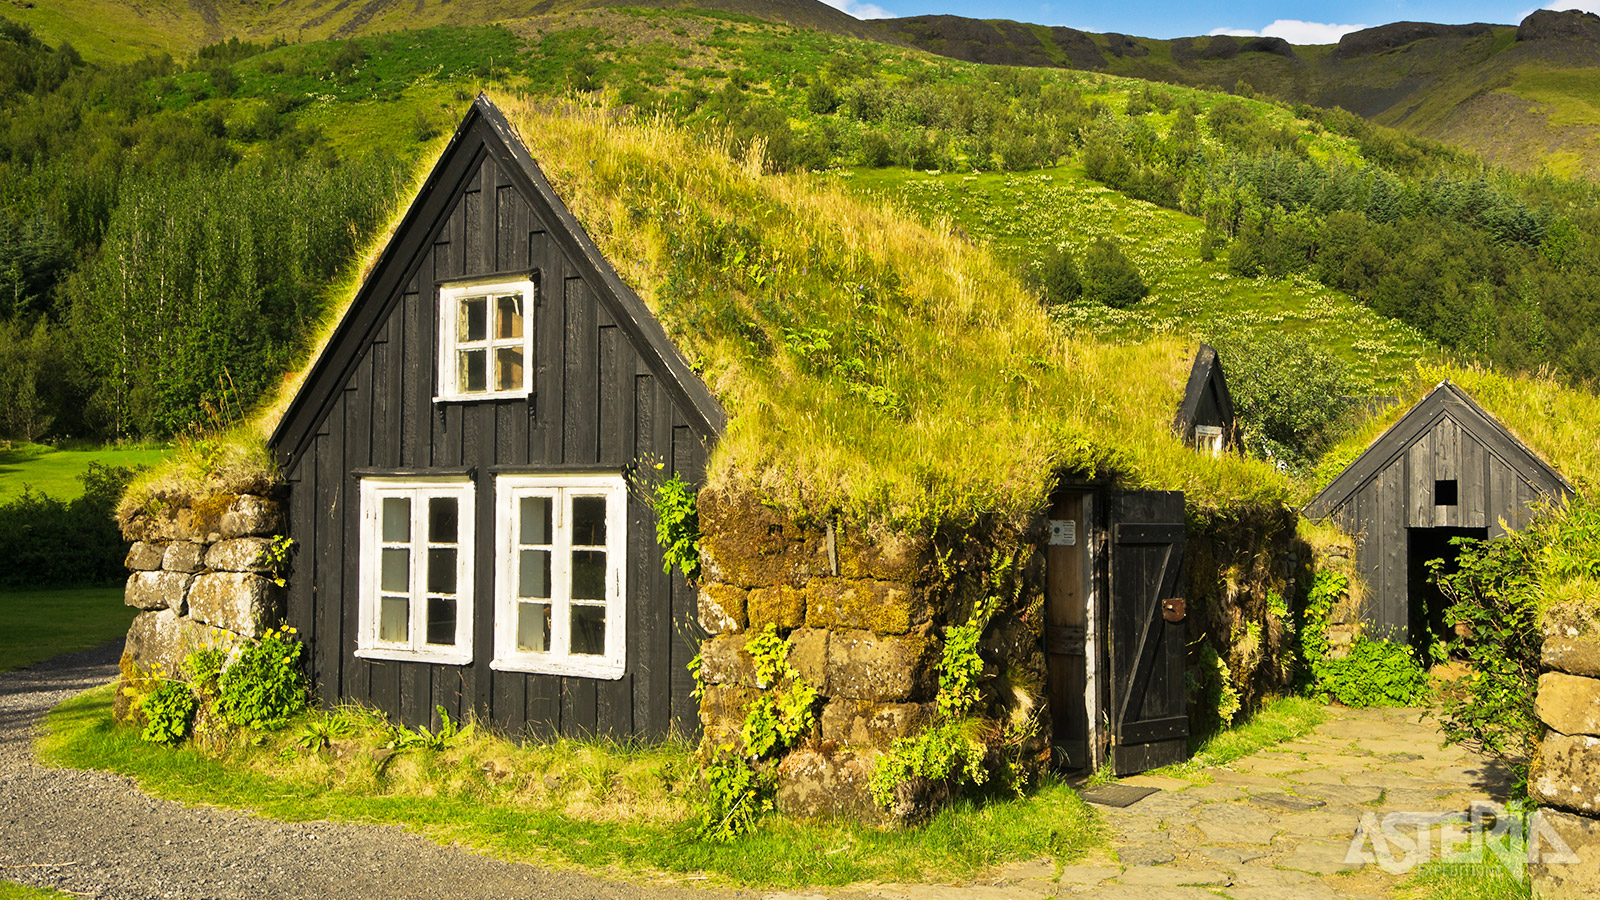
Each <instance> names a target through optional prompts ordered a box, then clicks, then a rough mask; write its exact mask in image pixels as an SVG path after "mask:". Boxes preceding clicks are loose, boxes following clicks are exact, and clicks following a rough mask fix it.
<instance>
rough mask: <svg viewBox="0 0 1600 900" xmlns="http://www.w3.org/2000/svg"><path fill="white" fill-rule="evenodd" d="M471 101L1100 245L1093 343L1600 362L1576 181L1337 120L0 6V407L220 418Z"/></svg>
mask: <svg viewBox="0 0 1600 900" xmlns="http://www.w3.org/2000/svg"><path fill="white" fill-rule="evenodd" d="M158 6H159V5H158ZM243 6H249V5H247V4H246V5H241V8H243ZM250 8H251V9H261V10H265V9H267V7H265V6H260V7H256V6H250ZM287 8H289V7H288V6H285V7H274V9H287ZM407 8H413V7H410V6H408V7H407ZM423 9H424V11H425V12H426V11H429V10H434V11H435V12H436V11H437V10H435V9H434V7H431V6H428V5H426V4H424V7H423ZM372 21H376V19H373V20H372ZM74 27H77V28H80V29H83V30H84V31H85V32H91V31H96V26H93V25H92V24H90V23H88V22H85V21H80V20H74ZM96 33H101V32H96ZM119 33H120V32H119ZM482 88H488V89H491V90H494V91H496V92H498V93H499V94H501V95H503V96H520V97H527V98H529V99H530V100H531V101H532V102H535V103H541V104H546V105H552V104H553V106H554V108H564V107H567V106H570V105H576V106H577V107H587V106H590V105H595V104H598V105H603V106H608V107H610V108H614V109H616V110H617V111H616V113H615V115H618V116H620V117H624V118H634V117H637V118H640V119H645V120H648V119H652V118H660V119H662V120H664V121H666V122H669V123H672V124H673V125H674V126H675V127H680V128H683V129H685V130H686V131H687V132H688V133H689V134H692V135H697V136H698V139H699V140H701V141H703V142H705V146H706V148H707V150H706V152H707V153H710V154H716V153H723V152H726V153H727V154H730V155H732V156H734V157H736V158H744V157H747V156H748V157H749V158H750V159H751V160H752V161H751V162H750V165H752V166H756V167H758V168H760V169H761V170H763V171H766V172H768V173H786V172H794V171H800V170H811V171H833V172H836V173H844V172H850V173H853V174H849V175H846V174H839V175H838V178H839V180H840V181H841V182H842V183H843V184H845V185H847V186H850V187H851V188H852V189H859V190H867V191H871V192H875V193H877V194H879V195H883V196H890V197H894V198H896V200H895V202H896V203H897V204H900V205H902V206H903V208H906V209H908V210H909V211H911V212H913V213H914V214H915V215H916V216H917V217H919V218H921V219H922V220H923V221H924V222H925V223H927V224H929V225H932V226H935V230H936V231H937V230H939V229H940V228H945V229H949V228H952V227H953V228H954V229H956V231H955V233H957V234H958V235H964V236H965V238H966V239H969V240H973V241H975V242H978V243H980V244H988V245H992V247H993V248H994V249H995V250H996V251H998V257H999V258H1000V259H1001V260H1003V261H1004V262H1005V264H1006V265H1008V266H1011V267H1013V268H1014V270H1015V271H1016V272H1017V273H1019V274H1021V275H1022V276H1023V277H1024V278H1031V277H1033V276H1035V275H1037V274H1038V271H1039V267H1040V263H1041V261H1042V259H1043V257H1044V256H1045V255H1046V254H1045V251H1046V250H1051V251H1053V252H1055V253H1056V254H1057V255H1058V256H1059V255H1060V254H1062V253H1065V255H1066V256H1067V257H1072V258H1076V259H1078V260H1079V264H1080V265H1082V264H1083V260H1084V259H1086V255H1087V254H1088V253H1089V251H1090V249H1091V248H1092V247H1091V245H1094V244H1095V243H1096V239H1097V238H1099V237H1112V238H1115V239H1117V240H1118V241H1119V242H1120V244H1121V246H1122V248H1123V250H1124V251H1125V252H1126V255H1127V256H1128V257H1130V258H1131V259H1132V260H1133V261H1134V263H1135V264H1136V266H1137V268H1138V269H1139V270H1142V273H1143V276H1144V279H1145V280H1146V281H1147V282H1148V284H1149V286H1150V288H1151V291H1150V296H1149V297H1148V298H1147V299H1145V300H1143V301H1141V302H1139V303H1137V304H1135V305H1133V306H1131V307H1129V308H1126V309H1110V308H1106V307H1101V306H1096V305H1094V304H1093V303H1089V302H1083V301H1079V302H1074V303H1066V304H1063V305H1057V306H1055V307H1054V308H1053V310H1052V312H1051V315H1052V316H1053V317H1054V319H1055V320H1056V322H1057V324H1058V326H1059V327H1060V328H1062V329H1064V330H1066V331H1067V332H1076V333H1079V334H1080V335H1084V336H1091V337H1094V338H1096V339H1099V340H1102V341H1104V340H1106V339H1109V340H1111V341H1112V342H1113V343H1129V342H1137V341H1141V340H1144V339H1146V338H1148V337H1149V336H1150V335H1153V334H1154V335H1177V336H1180V337H1184V338H1193V337H1215V336H1219V335H1227V334H1233V335H1235V336H1237V333H1238V332H1245V335H1244V336H1245V337H1248V336H1250V335H1251V334H1257V333H1265V332H1268V331H1270V332H1272V333H1277V334H1287V335H1295V336H1299V337H1302V338H1304V339H1305V341H1306V342H1307V345H1308V346H1309V347H1310V348H1311V349H1312V350H1313V351H1315V352H1319V353H1322V354H1324V355H1326V356H1329V357H1332V358H1334V359H1337V360H1341V361H1343V362H1344V363H1345V364H1346V366H1347V368H1348V369H1349V370H1350V372H1351V373H1352V375H1353V376H1354V377H1352V378H1350V379H1349V380H1348V381H1347V382H1346V383H1345V384H1344V385H1343V389H1344V390H1345V391H1346V392H1347V393H1353V394H1363V393H1368V392H1372V391H1377V392H1390V391H1393V390H1396V389H1397V388H1396V386H1403V385H1405V384H1406V383H1407V382H1408V373H1409V372H1412V371H1414V370H1415V366H1416V365H1417V363H1418V362H1419V361H1437V360H1439V359H1442V358H1444V357H1446V356H1459V357H1462V358H1465V359H1484V360H1490V361H1498V362H1499V363H1501V364H1502V365H1509V366H1511V367H1513V368H1532V367H1535V366H1540V365H1545V366H1550V367H1552V368H1553V369H1554V370H1555V371H1556V372H1558V373H1559V374H1560V375H1562V376H1563V377H1565V378H1567V379H1570V380H1579V379H1583V378H1593V377H1595V376H1596V375H1597V374H1600V314H1595V311H1600V275H1597V273H1600V244H1597V243H1596V241H1595V239H1594V238H1592V237H1590V236H1591V235H1595V234H1600V201H1597V199H1596V195H1595V193H1594V192H1593V190H1592V189H1590V188H1588V187H1587V186H1585V185H1582V184H1578V183H1574V182H1568V181H1562V180H1559V179H1550V178H1526V177H1521V176H1516V175H1513V174H1510V173H1506V172H1502V171H1498V170H1494V169H1490V168H1486V167H1485V166H1484V165H1483V163H1482V162H1481V161H1480V160H1478V159H1476V158H1474V157H1471V156H1470V155H1468V154H1464V153H1462V152H1460V151H1455V150H1451V149H1449V148H1447V147H1444V146H1443V145H1439V144H1434V143H1430V142H1423V141H1418V140H1416V139H1413V138H1410V137H1408V136H1406V135H1403V134H1400V133H1398V132H1394V131H1391V130H1387V129H1384V128H1381V127H1376V126H1372V125H1370V124H1368V123H1367V122H1365V121H1363V120H1361V119H1359V118H1357V117H1355V116H1352V115H1349V114H1345V113H1337V112H1328V111H1325V110H1321V109H1317V108H1315V107H1309V106H1296V107H1288V106H1284V105H1281V104H1275V103H1271V102H1266V101H1261V100H1256V99H1250V98H1240V97H1231V96H1228V95H1226V94H1220V93H1215V92H1210V91H1206V90H1201V89H1195V88H1187V87H1174V86H1162V85H1153V84H1151V83H1149V82H1145V81H1139V80H1134V79H1127V78H1121V77H1117V76H1111V75H1106V74H1100V73H1092V72H1077V71H1067V70H1059V69H1057V70H1044V69H1018V68H1008V67H991V66H983V65H975V64H968V63H960V62H955V61H951V60H949V59H944V58H941V57H937V56H933V55H930V54H928V53H925V52H922V51H918V50H913V49H908V48H903V47H895V46H889V45H885V44H882V43H875V42H867V41H862V40H859V39H856V38H853V37H849V36H845V35H840V34H835V33H831V32H828V31H823V30H818V29H815V28H800V27H794V26H790V25H783V24H774V23H767V22H762V21H759V20H755V19H752V18H749V17H741V16H731V15H729V14H727V13H721V12H685V11H663V10H647V9H586V10H577V11H574V12H571V13H562V14H560V15H556V16H553V17H548V16H547V17H545V18H542V19H538V20H519V21H513V22H510V23H509V24H505V25H487V26H474V27H454V26H448V25H441V26H437V27H433V28H429V29H424V30H412V31H395V32H386V33H383V34H378V35H374V36H368V37H359V38H356V39H352V40H327V41H302V42H284V41H277V40H272V41H267V42H252V41H243V42H241V41H236V40H232V39H230V40H229V41H228V42H225V43H217V44H211V45H205V46H202V47H200V48H199V49H197V50H196V51H195V53H194V55H193V56H192V57H188V58H186V59H185V60H184V61H182V62H178V61H173V60H170V59H164V58H152V59H144V60H141V61H139V62H136V63H130V64H127V65H116V64H109V63H107V64H96V63H93V62H87V61H84V60H83V59H81V58H80V57H78V56H77V55H76V54H75V53H74V52H72V51H71V50H68V49H65V48H56V47H52V46H51V45H50V44H49V43H48V42H46V41H42V40H40V39H39V38H38V37H37V36H35V35H32V34H30V33H29V32H28V31H27V30H26V29H23V28H18V27H13V26H7V27H6V28H5V29H4V30H3V32H0V100H4V102H5V103H6V104H7V105H8V107H9V108H11V109H12V110H14V112H13V114H12V116H11V117H10V118H9V119H7V120H6V121H5V122H4V123H0V185H3V187H0V218H3V219H4V222H3V223H0V224H4V225H6V227H5V228H4V229H0V235H4V237H3V238H0V274H3V283H0V329H3V330H0V393H3V394H4V395H5V396H4V397H0V399H8V398H11V397H18V398H22V399H24V400H26V401H27V402H26V403H20V402H16V403H12V402H8V403H5V404H0V409H4V410H6V411H7V412H9V411H11V410H34V411H35V412H34V414H33V415H34V418H33V419H31V420H29V421H28V422H24V423H21V424H20V425H16V426H12V425H7V424H6V423H4V422H0V427H22V425H26V426H27V427H28V428H32V429H35V430H37V429H38V428H39V425H40V422H42V421H45V420H46V419H48V420H49V422H50V428H51V429H53V431H52V432H51V433H53V434H55V435H58V436H59V435H77V436H83V437H91V438H92V437H114V436H130V437H155V438H165V437H167V436H170V435H174V434H177V435H184V434H187V433H189V432H191V431H192V430H193V429H195V428H199V427H204V426H209V425H214V424H217V423H227V422H230V421H236V420H237V419H238V418H239V417H240V416H241V414H242V412H241V411H242V410H247V409H250V408H253V407H255V406H256V405H257V404H258V403H259V402H260V401H261V400H262V398H264V397H266V396H269V395H271V394H273V393H275V392H277V390H278V388H279V385H280V383H281V377H282V373H283V372H284V371H285V370H287V369H289V368H292V367H293V366H294V365H295V364H296V361H297V360H299V359H301V358H302V357H303V355H304V352H305V349H306V348H307V347H308V346H309V345H310V344H311V343H312V342H313V341H314V340H315V338H316V333H317V323H318V322H319V321H321V320H322V319H323V318H324V314H325V312H326V309H327V306H328V304H329V303H330V302H333V301H332V299H331V298H332V296H333V295H332V293H331V292H330V288H329V285H332V284H336V283H338V282H339V279H340V278H341V277H343V278H348V276H349V273H350V272H351V271H352V264H353V262H354V261H355V260H357V259H358V258H359V257H360V254H361V252H362V248H363V247H367V246H369V245H370V243H371V241H372V240H373V239H374V238H375V237H376V236H378V235H379V234H381V232H382V229H383V226H384V223H385V222H387V221H388V220H389V219H390V217H391V215H392V213H393V210H394V209H395V208H396V206H397V204H399V203H401V202H403V201H404V200H405V199H406V198H408V197H409V196H410V193H411V191H412V190H414V185H413V184H412V178H413V177H414V175H413V173H414V172H415V170H416V166H417V164H418V161H419V160H422V159H425V158H427V156H428V154H430V153H431V152H434V151H435V150H436V148H437V146H438V141H439V140H440V139H441V138H442V136H443V135H444V134H446V133H447V131H448V129H449V128H450V127H452V125H453V123H454V122H455V121H456V119H457V118H458V117H459V115H460V112H461V110H462V109H463V108H464V106H465V104H466V102H467V101H469V100H470V99H471V97H472V96H474V94H475V93H476V92H477V91H478V90H479V89H482ZM756 151H759V153H758V154H757V153H756ZM930 172H931V173H935V174H929V173H930ZM307 210H314V211H316V214H315V215H306V214H305V211H307ZM941 219H949V220H951V221H950V222H948V223H946V224H945V225H940V224H939V223H940V220H941ZM208 273H211V274H208ZM218 275H220V276H221V277H218ZM171 297H182V298H185V299H186V300H187V301H189V302H183V303H172V302H168V299H169V298H171ZM5 373H15V374H12V375H7V374H5ZM880 387H881V385H880ZM0 436H3V435H0ZM200 449H201V450H204V447H203V446H202V447H201V448H200Z"/></svg>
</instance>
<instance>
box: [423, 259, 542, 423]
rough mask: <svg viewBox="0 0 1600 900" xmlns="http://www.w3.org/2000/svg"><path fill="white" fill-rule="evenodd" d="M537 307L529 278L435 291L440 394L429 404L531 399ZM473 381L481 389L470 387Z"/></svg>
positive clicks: (479, 283) (467, 284)
mask: <svg viewBox="0 0 1600 900" xmlns="http://www.w3.org/2000/svg"><path fill="white" fill-rule="evenodd" d="M537 302H538V286H537V284H536V282H535V281H534V280H533V279H532V278H522V279H517V280H513V281H504V280H501V281H478V282H462V283H459V284H450V285H445V286H443V287H440V288H439V325H438V328H439V361H438V372H439V393H438V395H437V396H436V397H434V399H435V400H487V399H495V398H504V397H526V396H528V395H529V394H530V393H532V392H533V310H534V306H535V304H536V303H537ZM479 303H481V304H482V306H481V312H480V313H479V315H477V316H474V315H472V314H471V313H470V310H472V309H473V307H475V306H476V305H477V304H479ZM519 330H520V331H521V333H520V334H517V333H516V332H517V331H519ZM513 366H514V367H515V368H513ZM473 373H476V374H475V375H474V374H473ZM474 378H480V379H481V383H480V384H478V385H474V384H473V383H472V382H473V379H474Z"/></svg>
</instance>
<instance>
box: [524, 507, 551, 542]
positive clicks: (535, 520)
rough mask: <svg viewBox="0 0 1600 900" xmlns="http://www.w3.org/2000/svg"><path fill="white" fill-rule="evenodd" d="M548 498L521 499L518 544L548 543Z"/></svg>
mask: <svg viewBox="0 0 1600 900" xmlns="http://www.w3.org/2000/svg"><path fill="white" fill-rule="evenodd" d="M550 505H551V504H550V498H549V497H523V498H522V503H521V512H522V530H521V531H520V532H519V534H520V535H521V541H520V543H523V544H548V543H550Z"/></svg>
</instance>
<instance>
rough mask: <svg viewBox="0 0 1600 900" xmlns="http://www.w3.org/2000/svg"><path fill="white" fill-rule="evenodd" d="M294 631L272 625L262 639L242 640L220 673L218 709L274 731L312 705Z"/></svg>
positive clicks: (229, 719)
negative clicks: (278, 628)
mask: <svg viewBox="0 0 1600 900" xmlns="http://www.w3.org/2000/svg"><path fill="white" fill-rule="evenodd" d="M293 634H294V631H293V629H288V630H285V631H277V630H275V629H269V630H268V631H267V633H266V634H264V635H262V636H261V640H259V641H251V642H248V643H245V644H241V645H240V646H239V648H238V649H237V650H235V651H234V654H233V655H232V660H231V661H230V662H229V663H227V664H225V665H224V666H223V668H222V672H221V674H220V675H218V676H217V711H218V712H219V713H220V714H221V715H222V718H223V719H224V720H226V721H227V722H229V723H231V724H234V725H239V726H242V727H245V728H260V729H269V730H270V729H274V728H278V727H281V726H282V725H283V724H284V723H285V722H287V721H289V719H290V718H291V717H293V716H295V715H296V714H298V713H301V712H304V711H305V710H306V709H307V708H308V707H309V706H310V703H311V695H310V690H309V686H308V685H307V683H306V677H305V674H304V673H303V672H302V671H301V668H300V652H301V649H302V648H301V644H300V642H299V641H298V640H295V638H294V637H293Z"/></svg>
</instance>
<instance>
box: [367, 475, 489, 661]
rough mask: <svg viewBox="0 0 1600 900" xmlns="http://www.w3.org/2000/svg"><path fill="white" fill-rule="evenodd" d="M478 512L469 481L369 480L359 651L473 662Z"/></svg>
mask: <svg viewBox="0 0 1600 900" xmlns="http://www.w3.org/2000/svg"><path fill="white" fill-rule="evenodd" d="M472 516H473V487H472V482H471V480H469V479H466V478H445V479H441V478H433V479H418V478H399V477H395V478H389V477H375V478H363V479H361V551H360V552H361V577H360V582H359V585H360V601H359V603H360V619H361V623H360V630H359V632H358V634H357V638H356V656H359V657H363V658H367V659H400V660H413V661H417V662H432V663H449V664H463V663H469V662H471V661H472V572H473V560H472V543H473V542H472V523H473V517H472Z"/></svg>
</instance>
